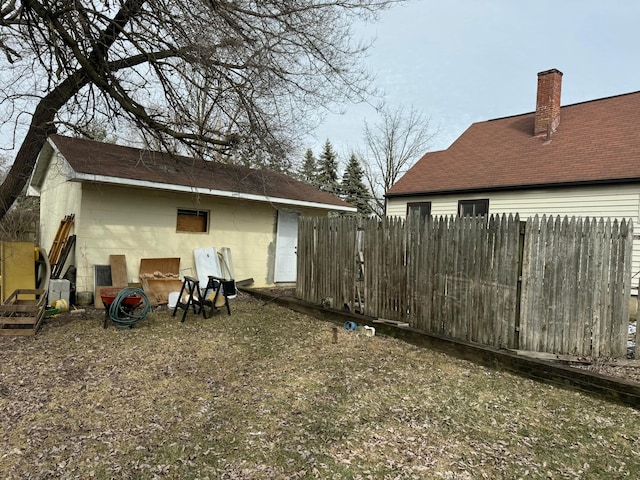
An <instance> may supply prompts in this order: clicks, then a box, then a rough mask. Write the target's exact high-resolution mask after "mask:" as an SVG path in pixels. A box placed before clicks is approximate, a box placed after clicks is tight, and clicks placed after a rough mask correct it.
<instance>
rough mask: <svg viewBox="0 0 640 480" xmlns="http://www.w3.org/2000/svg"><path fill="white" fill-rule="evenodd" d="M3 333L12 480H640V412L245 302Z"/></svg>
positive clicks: (2, 435) (2, 422)
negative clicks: (130, 321)
mask: <svg viewBox="0 0 640 480" xmlns="http://www.w3.org/2000/svg"><path fill="white" fill-rule="evenodd" d="M102 315H103V314H102V312H101V311H98V312H89V313H87V314H86V315H84V316H83V317H82V316H79V315H77V314H76V315H73V314H65V315H59V316H58V317H55V318H51V319H49V320H47V322H46V324H45V325H44V327H43V328H42V329H41V331H40V332H39V333H38V334H37V335H36V336H35V337H0V439H1V440H2V445H4V447H3V449H2V450H1V451H0V477H2V478H6V479H23V478H31V479H44V478H63V479H76V478H77V479H85V478H99V479H108V478H109V479H110V478H118V479H119V478H131V479H134V478H135V479H137V478H151V479H153V478H193V479H195V478H199V479H206V478H209V479H214V478H221V479H262V478H276V479H295V478H322V479H334V478H335V479H343V478H347V479H349V478H351V479H369V478H370V479H379V478H385V479H421V478H436V479H437V478H442V479H476V478H575V479H578V478H638V477H640V438H639V437H640V431H639V430H638V424H639V420H640V412H639V411H638V410H634V409H632V408H628V407H624V406H621V405H617V404H613V403H609V402H606V401H604V400H601V399H598V398H596V397H592V396H588V395H585V394H582V393H579V392H576V391H572V390H564V389H559V388H555V387H553V386H549V385H545V384H541V383H536V382H534V381H531V380H527V379H523V378H520V377H516V376H513V375H510V374H508V373H504V372H501V371H497V370H492V369H488V368H485V367H481V366H477V365H474V364H472V363H469V362H466V361H462V360H459V359H455V358H451V357H448V356H447V355H445V354H442V353H438V352H434V351H430V350H426V349H420V348H417V347H415V346H412V345H408V344H406V343H403V342H402V341H400V340H397V339H392V338H386V337H382V336H374V337H367V336H365V335H362V334H360V333H358V332H357V331H347V330H344V329H340V330H339V334H338V341H337V343H334V342H333V327H334V326H335V325H334V324H332V323H328V322H323V321H319V320H316V319H313V318H310V317H307V316H304V315H301V314H297V313H294V312H292V311H289V310H287V309H285V308H282V307H278V306H276V305H273V304H264V303H262V302H259V301H257V300H254V299H251V298H248V297H242V298H241V299H238V300H235V301H234V302H233V304H232V315H231V316H228V315H226V312H223V313H221V314H218V315H216V316H214V317H213V318H209V319H203V318H202V317H200V316H197V315H194V314H193V313H189V315H188V316H187V318H186V321H185V322H184V323H180V321H179V318H175V317H172V316H171V315H170V312H168V311H166V310H158V311H156V312H154V313H153V314H152V315H150V316H148V317H147V318H145V319H144V320H143V321H141V322H140V323H139V324H138V325H136V326H135V328H132V329H128V328H126V329H122V328H117V327H115V326H113V325H110V326H109V328H107V329H103V328H102V320H103V317H102Z"/></svg>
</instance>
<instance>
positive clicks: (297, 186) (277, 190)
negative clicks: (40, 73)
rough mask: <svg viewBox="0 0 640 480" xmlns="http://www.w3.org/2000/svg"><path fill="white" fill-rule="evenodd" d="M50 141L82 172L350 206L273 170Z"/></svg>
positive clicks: (97, 144)
mask: <svg viewBox="0 0 640 480" xmlns="http://www.w3.org/2000/svg"><path fill="white" fill-rule="evenodd" d="M49 139H50V141H51V142H52V143H53V144H54V145H55V147H56V148H57V149H58V150H59V151H60V153H61V154H62V155H63V156H64V158H65V159H66V160H67V162H68V163H69V165H70V166H71V168H73V170H74V171H76V172H77V173H80V174H86V175H97V176H101V177H115V178H121V179H129V180H138V181H141V182H153V183H157V184H166V185H182V186H186V187H190V188H202V189H211V190H219V191H224V192H234V193H240V194H250V195H259V196H265V197H269V198H271V199H287V200H298V201H303V202H312V203H321V204H326V205H332V206H335V207H336V208H337V209H345V207H352V206H351V205H350V204H348V203H346V202H344V201H342V200H340V199H339V198H337V197H335V196H333V195H331V194H329V193H326V192H322V191H320V190H318V189H317V188H315V187H313V186H312V185H309V184H306V183H304V182H300V181H298V180H295V179H293V178H291V177H289V176H287V175H284V174H282V173H278V172H274V171H272V170H256V169H251V168H247V167H243V166H239V165H228V164H224V163H219V162H207V161H204V160H199V159H195V158H191V157H181V156H175V155H170V154H166V153H161V152H154V151H149V150H141V149H138V148H132V147H125V146H122V145H115V144H110V143H101V142H95V141H92V140H85V139H77V138H70V137H65V136H62V135H51V136H50V137H49ZM159 188H161V186H159ZM352 208H353V207H352Z"/></svg>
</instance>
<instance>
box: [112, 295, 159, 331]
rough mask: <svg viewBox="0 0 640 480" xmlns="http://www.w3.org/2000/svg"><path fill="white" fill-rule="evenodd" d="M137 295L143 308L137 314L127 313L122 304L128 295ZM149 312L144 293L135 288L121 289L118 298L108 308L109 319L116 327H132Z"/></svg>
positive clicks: (147, 299) (149, 306)
mask: <svg viewBox="0 0 640 480" xmlns="http://www.w3.org/2000/svg"><path fill="white" fill-rule="evenodd" d="M133 294H137V295H139V296H140V297H141V298H142V301H143V302H144V307H142V310H140V311H139V312H138V311H136V312H135V314H134V313H133V312H127V310H126V309H124V308H122V302H123V301H124V299H125V298H127V297H128V296H129V295H133ZM150 312H151V303H150V302H149V298H148V297H147V295H146V294H145V293H144V291H143V290H142V289H140V288H137V287H127V288H123V289H122V290H121V291H120V293H119V294H118V296H117V297H116V298H115V299H114V300H113V303H111V306H110V307H109V318H111V320H113V321H114V322H115V323H117V324H118V325H121V326H124V327H132V326H134V325H135V324H136V323H138V322H139V321H140V320H142V319H143V318H144V317H146V316H147V315H148V314H149V313H150Z"/></svg>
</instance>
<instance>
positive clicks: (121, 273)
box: [109, 255, 129, 287]
mask: <svg viewBox="0 0 640 480" xmlns="http://www.w3.org/2000/svg"><path fill="white" fill-rule="evenodd" d="M109 264H110V265H111V284H112V285H113V286H114V287H126V286H128V285H129V279H128V278H127V259H126V257H125V256H124V255H109Z"/></svg>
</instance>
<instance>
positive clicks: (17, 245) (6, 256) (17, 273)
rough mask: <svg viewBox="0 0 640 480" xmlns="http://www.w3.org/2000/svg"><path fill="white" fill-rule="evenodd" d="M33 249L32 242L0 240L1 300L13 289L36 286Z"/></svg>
mask: <svg viewBox="0 0 640 480" xmlns="http://www.w3.org/2000/svg"><path fill="white" fill-rule="evenodd" d="M34 249H35V245H34V244H33V242H0V273H1V275H2V277H1V280H0V282H1V284H2V302H4V301H5V300H6V299H7V297H9V296H10V295H11V294H12V293H13V292H14V291H15V290H18V289H34V288H36V269H35V261H34V257H33V252H34ZM23 299H26V300H30V299H31V298H27V297H24V296H23ZM33 299H35V296H33Z"/></svg>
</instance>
